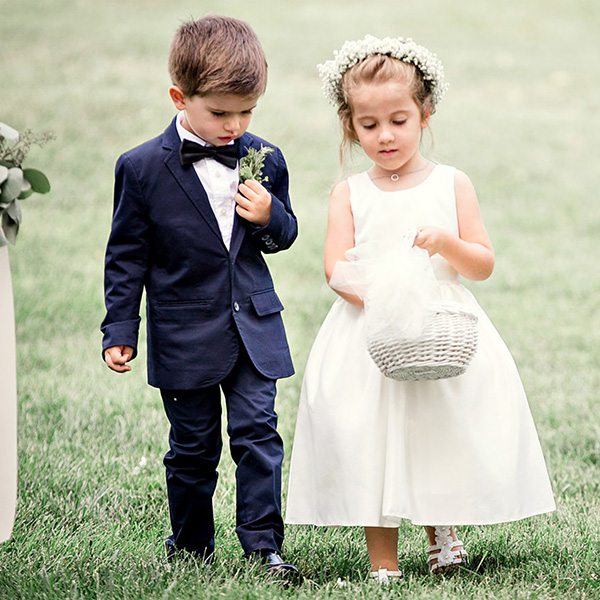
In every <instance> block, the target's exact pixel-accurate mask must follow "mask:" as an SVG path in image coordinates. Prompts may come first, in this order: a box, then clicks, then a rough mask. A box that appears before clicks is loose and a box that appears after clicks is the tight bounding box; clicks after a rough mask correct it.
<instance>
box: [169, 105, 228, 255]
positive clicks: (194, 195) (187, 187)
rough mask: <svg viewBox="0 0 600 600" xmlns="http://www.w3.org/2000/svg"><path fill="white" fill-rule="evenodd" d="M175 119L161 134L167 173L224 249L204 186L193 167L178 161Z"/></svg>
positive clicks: (178, 142) (177, 137) (177, 138)
mask: <svg viewBox="0 0 600 600" xmlns="http://www.w3.org/2000/svg"><path fill="white" fill-rule="evenodd" d="M176 118H177V117H175V119H176ZM175 119H173V121H172V122H171V124H170V125H169V127H167V129H166V131H165V132H164V134H163V148H164V149H165V150H169V151H170V152H169V154H168V155H167V157H166V158H165V165H166V166H167V168H168V169H169V171H171V173H172V175H173V177H174V178H175V180H176V181H177V183H178V184H179V185H180V186H181V189H182V190H183V191H184V192H185V194H186V195H187V196H188V198H189V199H190V200H191V202H192V204H193V205H194V206H195V207H196V209H197V210H198V212H199V213H200V215H201V216H202V218H203V219H204V220H205V221H206V223H207V225H208V226H209V227H210V228H211V230H212V231H213V232H214V234H215V235H216V236H217V237H218V238H219V240H220V242H221V244H223V247H225V244H224V242H223V237H222V236H221V230H220V229H219V224H218V223H217V218H216V217H215V213H214V212H213V209H212V207H211V205H210V202H209V201H208V196H207V195H206V191H205V189H204V186H203V185H202V184H201V183H200V180H199V179H198V176H197V175H196V171H195V170H194V167H193V165H189V166H186V167H184V166H182V165H181V161H180V160H179V145H180V143H181V140H180V139H179V135H178V133H177V127H176V126H175Z"/></svg>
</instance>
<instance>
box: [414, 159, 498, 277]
mask: <svg viewBox="0 0 600 600" xmlns="http://www.w3.org/2000/svg"><path fill="white" fill-rule="evenodd" d="M454 191H455V195H456V215H457V220H458V237H457V236H456V235H454V234H452V233H450V232H449V231H445V230H443V229H440V228H438V227H420V228H419V233H418V234H417V237H416V239H415V245H416V246H419V247H420V248H424V249H425V250H427V251H428V252H429V255H430V256H431V255H432V254H436V253H439V254H441V255H442V256H443V257H444V258H445V259H446V260H447V261H448V262H449V263H450V264H451V265H452V266H453V267H454V268H455V269H456V270H457V271H458V272H459V273H460V274H461V275H463V276H464V277H467V278H468V279H476V280H480V279H487V278H488V277H489V276H490V275H491V274H492V271H493V269H494V250H493V248H492V244H491V243H490V239H489V236H488V234H487V231H486V229H485V226H484V224H483V221H482V220H481V212H480V210H479V203H478V201H477V194H476V192H475V188H474V187H473V184H472V183H471V180H470V179H469V178H468V177H467V175H465V174H464V173H463V172H462V171H456V176H455V178H454Z"/></svg>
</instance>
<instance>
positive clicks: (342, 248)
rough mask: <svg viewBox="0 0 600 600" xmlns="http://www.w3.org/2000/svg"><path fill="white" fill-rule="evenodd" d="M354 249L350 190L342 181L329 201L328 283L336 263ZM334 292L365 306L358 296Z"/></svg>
mask: <svg viewBox="0 0 600 600" xmlns="http://www.w3.org/2000/svg"><path fill="white" fill-rule="evenodd" d="M353 247H354V219H353V218H352V209H351V207H350V188H349V187H348V183H347V182H346V181H341V182H340V183H338V184H337V185H336V186H335V187H334V188H333V190H332V192H331V197H330V199H329V215H328V218H327V234H326V236H325V278H326V279H327V283H329V280H330V279H331V275H332V273H333V268H334V267H335V263H336V262H337V261H338V260H346V258H345V256H344V253H345V252H346V250H348V249H350V248H353ZM332 289H333V288H332ZM334 291H335V293H336V294H338V295H339V296H341V297H342V298H343V299H344V300H346V301H348V302H350V303H351V304H354V305H356V306H363V302H362V300H361V299H360V298H359V297H358V296H355V295H354V294H347V293H345V292H338V291H337V290H334Z"/></svg>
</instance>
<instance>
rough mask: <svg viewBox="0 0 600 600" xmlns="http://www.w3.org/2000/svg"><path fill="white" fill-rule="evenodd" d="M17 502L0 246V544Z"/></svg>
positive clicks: (6, 276) (11, 356) (8, 310)
mask: <svg viewBox="0 0 600 600" xmlns="http://www.w3.org/2000/svg"><path fill="white" fill-rule="evenodd" d="M16 502H17V376H16V356H15V317H14V309H13V297H12V283H11V277H10V264H9V261H8V246H1V247H0V542H3V541H4V540H7V539H8V538H9V537H10V535H11V532H12V528H13V522H14V517H15V507H16Z"/></svg>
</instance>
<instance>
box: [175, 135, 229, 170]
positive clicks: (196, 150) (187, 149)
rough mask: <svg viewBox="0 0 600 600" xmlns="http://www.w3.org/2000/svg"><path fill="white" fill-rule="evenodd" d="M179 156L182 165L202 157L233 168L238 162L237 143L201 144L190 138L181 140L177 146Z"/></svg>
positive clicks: (189, 163)
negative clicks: (222, 144)
mask: <svg viewBox="0 0 600 600" xmlns="http://www.w3.org/2000/svg"><path fill="white" fill-rule="evenodd" d="M179 158H180V159H181V164H182V165H191V164H193V163H195V162H196V161H198V160H202V159H203V158H214V159H215V160H216V161H218V162H220V163H221V164H222V165H225V166H226V167H229V168H230V169H235V167H236V165H237V162H238V150H237V144H227V145H226V146H203V145H202V144H197V143H196V142H192V141H191V140H183V141H182V142H181V146H180V147H179Z"/></svg>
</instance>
